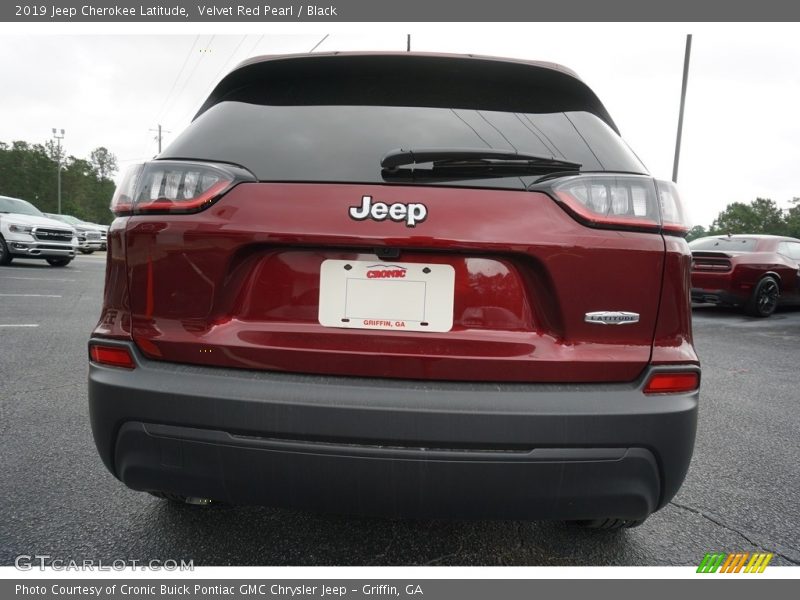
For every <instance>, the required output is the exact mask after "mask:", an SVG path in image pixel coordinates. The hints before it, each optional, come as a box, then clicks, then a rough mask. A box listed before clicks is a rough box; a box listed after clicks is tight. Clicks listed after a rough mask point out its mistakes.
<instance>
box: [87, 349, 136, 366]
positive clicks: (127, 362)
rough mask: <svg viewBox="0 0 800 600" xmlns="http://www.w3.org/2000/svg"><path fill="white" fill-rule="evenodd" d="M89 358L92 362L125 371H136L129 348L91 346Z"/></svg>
mask: <svg viewBox="0 0 800 600" xmlns="http://www.w3.org/2000/svg"><path fill="white" fill-rule="evenodd" d="M89 356H90V358H91V359H92V362H96V363H99V364H101V365H108V366H111V367H122V368H123V369H135V368H136V363H134V362H133V357H132V356H131V354H130V352H128V349H127V348H121V347H119V346H101V345H98V344H92V345H91V346H89Z"/></svg>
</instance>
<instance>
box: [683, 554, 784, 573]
mask: <svg viewBox="0 0 800 600" xmlns="http://www.w3.org/2000/svg"><path fill="white" fill-rule="evenodd" d="M772 557H773V554H770V553H766V552H754V553H753V554H750V553H749V552H734V553H731V554H726V553H724V552H708V553H707V554H706V555H705V556H704V557H703V560H702V561H701V562H700V565H699V566H698V567H697V572H698V573H716V572H717V571H719V572H720V573H739V572H741V571H742V568H743V567H744V572H745V573H763V572H764V569H766V568H767V565H768V564H769V563H770V561H771V560H772ZM748 558H749V559H750V561H749V562H747V559H748ZM746 562H747V566H745V563H746Z"/></svg>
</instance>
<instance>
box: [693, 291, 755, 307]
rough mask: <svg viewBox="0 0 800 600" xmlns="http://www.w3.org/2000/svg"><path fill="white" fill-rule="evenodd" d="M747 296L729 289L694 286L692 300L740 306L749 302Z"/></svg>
mask: <svg viewBox="0 0 800 600" xmlns="http://www.w3.org/2000/svg"><path fill="white" fill-rule="evenodd" d="M747 298H748V296H747V295H744V296H740V295H736V294H733V293H732V292H731V291H730V290H727V289H706V288H695V287H693V288H692V302H698V303H710V304H725V305H731V306H738V305H740V304H744V303H745V302H747Z"/></svg>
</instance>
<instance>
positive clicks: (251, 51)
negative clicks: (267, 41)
mask: <svg viewBox="0 0 800 600" xmlns="http://www.w3.org/2000/svg"><path fill="white" fill-rule="evenodd" d="M264 35H265V34H262V35H261V37H259V38H258V39H257V40H256V43H255V44H253V45H252V46H250V50H249V51H248V52H247V55H248V56H252V55H253V52H254V51H255V49H256V48H258V45H259V44H260V43H261V40H263V39H264Z"/></svg>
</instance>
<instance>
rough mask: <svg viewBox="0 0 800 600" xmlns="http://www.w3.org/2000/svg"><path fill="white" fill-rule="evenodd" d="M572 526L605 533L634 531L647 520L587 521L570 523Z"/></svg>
mask: <svg viewBox="0 0 800 600" xmlns="http://www.w3.org/2000/svg"><path fill="white" fill-rule="evenodd" d="M570 522H571V523H572V524H574V525H577V526H578V527H582V528H584V529H597V530H600V529H602V530H605V531H618V530H620V529H632V528H634V527H638V526H639V525H641V524H642V523H644V522H645V519H590V520H587V521H570Z"/></svg>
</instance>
